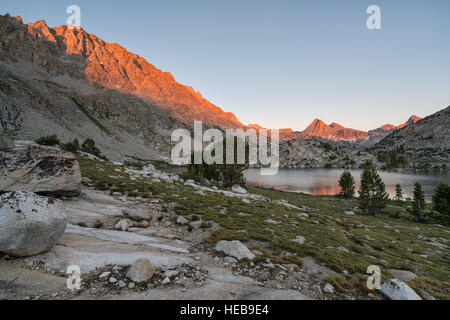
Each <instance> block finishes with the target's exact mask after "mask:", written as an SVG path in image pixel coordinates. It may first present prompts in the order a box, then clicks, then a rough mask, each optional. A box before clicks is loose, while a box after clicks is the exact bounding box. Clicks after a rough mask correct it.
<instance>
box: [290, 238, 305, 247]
mask: <svg viewBox="0 0 450 320" xmlns="http://www.w3.org/2000/svg"><path fill="white" fill-rule="evenodd" d="M291 241H292V242H296V243H298V244H301V245H302V244H304V243H305V241H306V239H305V237H302V236H298V237H297V238H295V239H293V240H291Z"/></svg>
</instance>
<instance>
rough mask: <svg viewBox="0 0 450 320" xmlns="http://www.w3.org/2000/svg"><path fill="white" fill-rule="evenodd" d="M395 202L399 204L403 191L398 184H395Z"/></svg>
mask: <svg viewBox="0 0 450 320" xmlns="http://www.w3.org/2000/svg"><path fill="white" fill-rule="evenodd" d="M395 200H397V202H400V201H402V200H403V190H402V186H401V185H400V184H397V185H396V186H395Z"/></svg>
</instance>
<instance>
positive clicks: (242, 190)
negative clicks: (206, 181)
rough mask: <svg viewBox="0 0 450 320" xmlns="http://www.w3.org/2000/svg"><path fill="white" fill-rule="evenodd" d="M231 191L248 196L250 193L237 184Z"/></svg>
mask: <svg viewBox="0 0 450 320" xmlns="http://www.w3.org/2000/svg"><path fill="white" fill-rule="evenodd" d="M231 191H232V192H234V193H239V194H247V193H248V191H247V190H245V189H244V188H242V187H241V186H239V185H237V184H236V185H234V186H232V187H231Z"/></svg>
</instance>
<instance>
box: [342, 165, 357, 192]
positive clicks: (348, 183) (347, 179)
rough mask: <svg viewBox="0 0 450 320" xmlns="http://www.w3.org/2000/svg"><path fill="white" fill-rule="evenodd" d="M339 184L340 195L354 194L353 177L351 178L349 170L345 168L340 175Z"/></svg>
mask: <svg viewBox="0 0 450 320" xmlns="http://www.w3.org/2000/svg"><path fill="white" fill-rule="evenodd" d="M339 186H340V187H341V196H343V197H345V198H351V197H353V196H354V195H355V179H353V176H352V174H351V173H350V171H348V170H346V171H344V173H343V174H342V175H341V178H340V179H339Z"/></svg>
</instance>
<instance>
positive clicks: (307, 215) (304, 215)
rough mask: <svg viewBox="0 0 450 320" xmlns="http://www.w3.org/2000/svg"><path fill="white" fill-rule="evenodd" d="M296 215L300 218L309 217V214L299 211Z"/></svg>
mask: <svg viewBox="0 0 450 320" xmlns="http://www.w3.org/2000/svg"><path fill="white" fill-rule="evenodd" d="M298 216H299V217H301V218H309V214H307V213H304V212H302V213H299V214H298Z"/></svg>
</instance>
